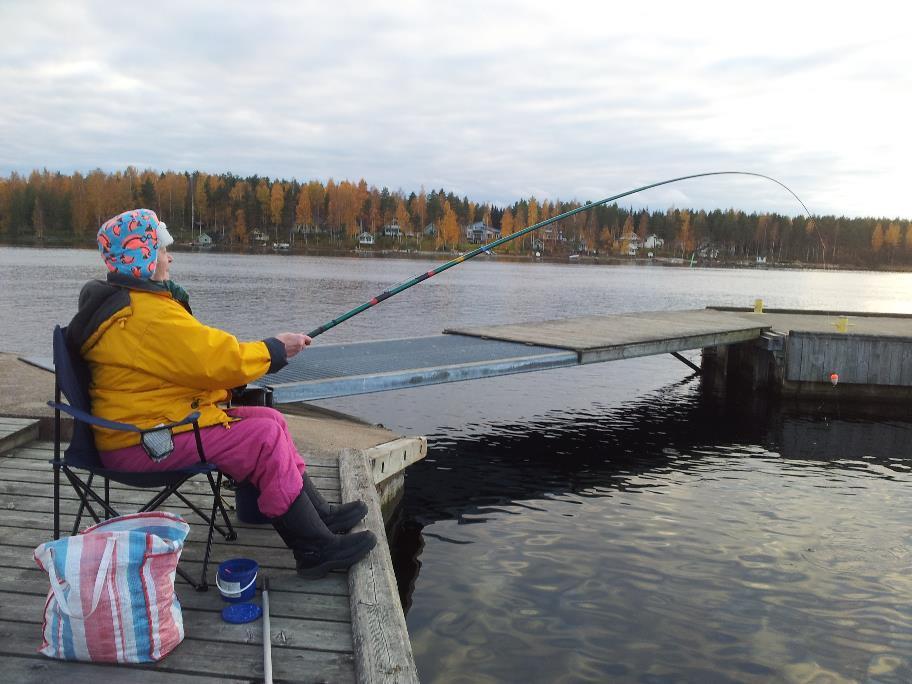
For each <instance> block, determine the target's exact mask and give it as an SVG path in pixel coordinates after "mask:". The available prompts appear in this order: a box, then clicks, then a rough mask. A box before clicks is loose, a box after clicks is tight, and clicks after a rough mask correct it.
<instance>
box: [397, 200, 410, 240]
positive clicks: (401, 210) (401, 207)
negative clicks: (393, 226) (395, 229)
mask: <svg viewBox="0 0 912 684" xmlns="http://www.w3.org/2000/svg"><path fill="white" fill-rule="evenodd" d="M409 220H410V217H409V213H408V210H407V209H406V208H405V201H404V200H402V199H401V198H400V200H399V202H398V203H397V204H396V223H398V224H399V230H400V233H399V239H400V240H401V239H402V232H403V231H406V230H408V227H409Z"/></svg>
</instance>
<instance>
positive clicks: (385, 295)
mask: <svg viewBox="0 0 912 684" xmlns="http://www.w3.org/2000/svg"><path fill="white" fill-rule="evenodd" d="M706 176H756V177H757V178H765V179H766V180H770V181H772V182H773V183H776V184H777V185H779V186H781V187H783V188H785V189H786V190H787V191H788V192H789V194H791V196H792V197H794V198H795V199H796V200H798V203H799V204H800V205H801V207H802V208H803V209H804V213H806V214H807V216H808V218H811V212H809V211H808V208H807V207H806V206H804V202H802V201H801V198H800V197H798V195H796V194H795V193H794V192H792V190H791V188H789V187H788V186H787V185H785V184H784V183H781V182H779V181H777V180H776V179H775V178H772V177H771V176H764V175H763V174H762V173H753V172H751V171H709V172H707V173H694V174H691V175H689V176H679V177H678V178H670V179H668V180H663V181H659V182H658V183H650V184H649V185H643V186H642V187H639V188H636V189H634V190H628V191H627V192H622V193H620V194H618V195H612V196H611V197H606V198H605V199H600V200H599V201H597V202H590V203H589V204H584V205H583V206H581V207H577V208H576V209H571V210H569V211H565V212H564V213H563V214H558V215H557V216H552V217H551V218H549V219H545V220H544V221H539V222H538V223H536V224H534V225H531V226H528V227H527V228H523V229H522V230H518V231H516V232H515V233H510V234H509V235H506V236H504V237H501V238H498V239H497V240H494V241H493V242H489V243H488V244H486V245H482V246H481V247H478V248H476V249H473V250H472V251H471V252H466V253H465V254H461V255H460V256H458V257H456V258H455V259H451V260H450V261H448V262H446V263H445V264H443V265H442V266H438V267H437V268H434V269H431V270H430V271H427V272H425V273H422V274H420V275H417V276H415V277H414V278H410V279H409V280H406V281H404V282H402V283H399V284H398V285H394V286H393V287H391V288H389V289H387V290H384V291H383V292H381V293H380V294H378V295H377V296H376V297H374V298H373V299H371V300H370V301H368V302H364V304H361V305H360V306H356V307H355V308H354V309H352V310H351V311H347V312H346V313H344V314H342V315H341V316H339V317H338V318H334V319H332V320H331V321H329V322H328V323H324V324H323V325H321V326H320V327H319V328H317V329H315V330H311V331H310V332H309V333H307V334H308V335H309V336H310V337H316V336H317V335H322V334H323V333H325V332H326V331H327V330H331V329H332V328H335V327H336V326H337V325H339V324H340V323H344V322H345V321H347V320H348V319H349V318H353V317H354V316H357V315H358V314H359V313H362V312H363V311H367V310H368V309H370V308H372V307H374V306H377V304H379V303H380V302H382V301H383V300H385V299H389V298H390V297H392V296H393V295H396V294H399V293H400V292H402V291H403V290H407V289H409V288H410V287H412V286H414V285H417V284H418V283H420V282H422V281H424V280H427V279H428V278H431V277H433V276H435V275H437V274H438V273H443V272H444V271H446V270H447V269H450V268H452V267H453V266H456V265H457V264H461V263H462V262H464V261H468V260H469V259H472V258H474V257H476V256H478V255H479V254H481V253H482V252H487V251H488V250H491V249H494V248H495V247H497V246H498V245H502V244H504V243H505V242H510V241H511V240H515V239H516V238H518V237H522V236H523V235H526V234H528V233H531V232H532V231H533V230H537V229H538V228H542V227H544V226H547V225H549V224H551V223H555V222H557V221H561V220H563V219H565V218H569V217H570V216H573V215H575V214H579V213H581V212H583V211H589V210H590V209H595V207H598V206H601V205H603V204H607V203H608V202H613V201H615V200H618V199H621V198H622V197H627V196H628V195H633V194H635V193H637V192H642V191H643V190H649V189H650V188H657V187H659V186H660V185H668V184H669V183H677V182H678V181H683V180H688V179H691V178H704V177H706Z"/></svg>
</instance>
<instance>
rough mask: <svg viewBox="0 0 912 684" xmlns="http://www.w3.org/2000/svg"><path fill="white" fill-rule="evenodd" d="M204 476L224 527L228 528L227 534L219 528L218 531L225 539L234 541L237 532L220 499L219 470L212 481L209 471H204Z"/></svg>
mask: <svg viewBox="0 0 912 684" xmlns="http://www.w3.org/2000/svg"><path fill="white" fill-rule="evenodd" d="M206 477H208V478H209V486H210V487H211V488H212V494H213V496H215V502H216V504H218V509H219V512H221V514H222V520H224V521H225V527H227V528H228V534H225V533H224V532H222V530H221V529H219V533H220V534H221V535H222V536H223V537H225V541H234V540H235V539H237V532H235V531H234V525H232V524H231V519H230V518H229V517H228V511H226V510H225V502H224V501H223V500H222V473H221V471H219V474H218V477H217V478H216V481H215V482H214V483H213V482H212V474H211V473H206ZM216 529H218V528H216Z"/></svg>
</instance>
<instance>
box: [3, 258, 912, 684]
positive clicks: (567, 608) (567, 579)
mask: <svg viewBox="0 0 912 684" xmlns="http://www.w3.org/2000/svg"><path fill="white" fill-rule="evenodd" d="M427 266H428V264H425V263H422V262H419V261H408V260H387V259H354V258H352V259H343V258H336V259H331V258H325V259H315V258H307V257H295V256H286V255H277V256H271V255H265V256H244V255H227V254H184V253H178V254H177V255H176V258H175V263H174V265H173V267H172V273H173V275H174V276H175V278H176V279H177V280H178V281H179V282H181V283H182V284H184V285H185V286H186V287H187V288H188V290H189V291H190V292H191V296H192V304H193V307H194V312H195V313H196V315H197V316H198V317H199V318H200V319H201V320H202V321H204V322H205V323H207V324H210V325H216V326H219V327H223V328H225V329H227V330H230V331H232V332H234V333H235V334H237V335H238V336H240V337H242V338H246V339H255V338H261V337H264V336H268V335H271V334H274V333H277V332H281V331H283V330H288V329H291V330H301V331H307V330H311V329H313V328H316V327H317V326H318V325H320V324H321V323H324V322H326V321H327V320H329V319H331V318H334V317H336V316H338V315H339V314H341V313H343V312H345V311H346V310H348V309H350V308H352V307H354V306H356V305H357V304H360V303H362V302H364V301H366V300H368V299H370V298H371V297H372V296H374V295H375V294H377V293H379V292H380V291H381V290H383V289H385V288H387V287H389V286H390V285H393V284H395V283H398V282H401V281H403V280H405V279H407V278H409V277H411V276H413V275H415V274H416V273H420V272H422V271H423V270H426V268H427ZM100 274H101V268H100V261H99V258H98V256H97V254H96V253H95V252H92V251H88V250H86V251H80V250H67V251H63V250H33V249H14V248H6V247H0V318H2V321H3V323H2V327H0V350H2V351H15V352H27V353H30V354H44V355H49V354H50V339H49V338H50V329H51V328H52V326H53V324H54V323H56V322H65V321H67V320H68V319H69V318H70V316H71V315H72V313H73V310H74V309H75V302H76V295H77V293H78V289H79V287H80V285H81V284H82V282H83V281H84V280H86V279H88V278H90V277H96V276H99V275H100ZM910 295H912V275H907V274H888V273H878V274H874V273H861V272H816V271H767V270H721V269H720V270H705V269H693V270H691V269H685V268H663V267H644V266H637V267H600V266H588V265H571V264H567V265H555V264H532V263H503V262H498V261H495V260H490V259H489V260H481V258H479V259H476V260H473V261H471V262H468V263H466V264H463V265H461V266H459V267H458V268H456V269H452V270H450V271H447V272H446V273H444V274H443V275H441V276H438V277H436V278H433V279H431V280H429V281H427V282H425V283H423V284H421V285H419V286H417V287H415V288H413V289H411V290H408V291H407V292H404V293H402V294H400V295H398V296H397V297H394V298H393V299H391V300H389V301H387V302H385V303H383V304H382V305H380V306H379V307H376V308H374V309H371V310H369V311H368V312H366V313H364V314H363V315H361V316H358V317H356V318H354V319H352V320H351V321H349V322H346V323H344V324H342V325H340V326H339V327H337V328H335V329H333V330H332V331H330V332H328V333H326V334H325V335H323V336H322V337H320V338H318V340H317V342H316V344H323V343H338V342H349V341H353V340H368V339H387V338H396V337H411V336H418V335H429V334H436V333H439V332H440V331H441V330H442V329H443V328H445V327H453V326H460V325H476V324H487V323H499V322H504V323H506V322H523V321H535V320H544V319H549V318H557V317H565V316H574V315H584V314H593V313H617V312H624V311H647V310H659V309H684V308H698V307H704V306H707V305H711V304H721V305H737V306H750V305H752V303H753V301H754V299H756V298H762V299H763V300H764V303H765V305H766V306H767V307H781V308H808V309H820V310H824V311H833V312H834V314H835V313H839V312H843V311H882V312H896V313H912V297H910ZM834 320H835V316H834ZM305 353H306V352H305ZM690 355H691V356H692V357H694V359H695V360H696V358H697V356H698V354H696V353H693V354H690ZM319 403H320V404H321V405H325V406H328V407H331V408H334V409H337V410H341V411H344V412H347V413H351V414H354V415H358V416H361V417H363V418H365V419H367V420H370V421H372V422H377V423H382V424H384V425H385V426H387V427H389V428H390V429H392V430H394V431H396V432H400V433H403V434H425V435H427V436H428V439H429V454H428V457H427V459H425V460H424V461H423V462H420V463H418V464H416V465H415V466H413V467H411V468H409V470H408V471H407V477H406V492H405V499H404V501H403V505H402V508H401V511H400V520H399V522H398V524H397V526H396V528H395V530H394V531H393V532H392V538H391V543H392V549H393V555H394V564H395V566H396V571H397V577H398V580H399V583H400V591H401V594H402V597H403V602H404V604H405V607H406V610H407V622H408V626H409V632H410V634H411V637H412V645H413V648H414V652H415V657H416V660H417V663H418V669H419V673H420V675H421V678H422V681H423V682H580V681H591V682H605V681H612V682H615V681H617V682H767V681H781V682H850V681H868V682H910V681H912V656H910V654H912V532H910V529H912V527H910V524H912V496H910V495H912V471H910V467H912V458H910V454H909V446H908V445H909V444H910V443H912V423H910V422H908V421H907V420H905V419H901V420H898V419H895V418H891V419H887V418H882V419H877V418H874V419H872V418H866V419H859V418H857V417H855V415H854V413H853V411H852V410H851V409H850V407H848V406H843V405H840V403H839V402H838V397H837V398H836V399H833V400H830V401H827V402H824V403H822V404H821V405H820V406H819V407H818V411H817V412H816V413H815V414H814V415H813V416H807V415H802V414H799V413H797V412H794V411H792V410H791V409H790V408H789V407H782V406H769V405H766V404H765V402H762V401H760V402H749V403H750V404H751V405H750V406H749V407H747V406H741V405H740V404H739V402H734V401H729V402H728V403H722V402H720V401H718V400H716V399H712V398H709V397H706V396H704V395H703V393H702V392H701V389H700V383H699V379H698V378H696V377H695V376H693V375H691V373H690V370H689V369H688V368H687V367H686V366H685V365H684V364H682V363H680V362H679V361H677V360H675V359H673V358H671V357H670V356H663V357H650V358H644V359H633V360H629V361H621V362H613V363H607V364H598V365H592V366H586V367H581V368H575V369H562V370H554V371H547V372H540V373H530V374H526V375H516V376H509V377H505V378H495V379H489V380H479V381H473V382H466V383H454V384H449V385H438V386H434V387H424V388H417V389H412V390H403V391H398V392H390V393H385V394H377V395H365V396H360V397H349V398H344V399H338V400H332V401H324V402H319Z"/></svg>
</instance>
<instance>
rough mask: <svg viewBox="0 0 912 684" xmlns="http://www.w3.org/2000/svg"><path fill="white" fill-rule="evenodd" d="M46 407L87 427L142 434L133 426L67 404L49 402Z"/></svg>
mask: <svg viewBox="0 0 912 684" xmlns="http://www.w3.org/2000/svg"><path fill="white" fill-rule="evenodd" d="M47 405H48V406H50V407H51V408H53V409H57V410H59V411H63V412H64V413H68V414H70V415H71V416H73V418H75V419H76V420H79V421H82V422H83V423H88V424H89V425H97V426H98V427H103V428H107V429H108V430H120V431H121V432H142V430H141V429H139V428H138V427H136V426H135V425H130V424H129V423H118V422H117V421H115V420H105V419H104V418H98V417H97V416H93V415H92V414H91V413H86V412H85V411H81V410H80V409H78V408H74V407H72V406H70V405H69V404H61V403H59V402H56V401H49V402H48V403H47Z"/></svg>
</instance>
